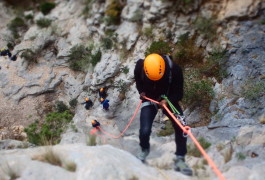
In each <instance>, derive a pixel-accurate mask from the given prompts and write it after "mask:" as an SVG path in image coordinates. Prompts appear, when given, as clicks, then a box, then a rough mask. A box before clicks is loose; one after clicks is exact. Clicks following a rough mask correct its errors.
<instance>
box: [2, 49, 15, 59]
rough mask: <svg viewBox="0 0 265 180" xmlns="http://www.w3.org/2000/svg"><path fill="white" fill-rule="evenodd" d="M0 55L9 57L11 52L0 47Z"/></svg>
mask: <svg viewBox="0 0 265 180" xmlns="http://www.w3.org/2000/svg"><path fill="white" fill-rule="evenodd" d="M0 56H8V57H9V58H11V56H12V54H11V52H10V51H9V49H6V48H2V49H1V50H0Z"/></svg>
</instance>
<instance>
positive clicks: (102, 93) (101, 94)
mask: <svg viewBox="0 0 265 180" xmlns="http://www.w3.org/2000/svg"><path fill="white" fill-rule="evenodd" d="M98 95H99V98H103V99H106V97H107V93H106V90H105V88H100V89H99V90H98Z"/></svg>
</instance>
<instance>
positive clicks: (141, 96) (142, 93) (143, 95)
mask: <svg viewBox="0 0 265 180" xmlns="http://www.w3.org/2000/svg"><path fill="white" fill-rule="evenodd" d="M144 97H145V92H141V93H140V99H141V100H145V98H144Z"/></svg>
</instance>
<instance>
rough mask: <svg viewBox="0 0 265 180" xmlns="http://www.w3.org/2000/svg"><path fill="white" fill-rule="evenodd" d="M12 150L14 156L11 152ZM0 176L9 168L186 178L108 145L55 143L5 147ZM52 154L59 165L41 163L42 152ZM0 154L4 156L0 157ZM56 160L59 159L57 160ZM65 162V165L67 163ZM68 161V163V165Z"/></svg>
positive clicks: (55, 174)
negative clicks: (45, 145)
mask: <svg viewBox="0 0 265 180" xmlns="http://www.w3.org/2000/svg"><path fill="white" fill-rule="evenodd" d="M14 153H15V155H14ZM0 154H1V156H0V159H1V161H0V166H1V169H0V172H1V173H0V177H1V179H8V178H9V175H8V172H7V171H6V169H7V168H9V170H10V171H12V172H13V173H14V174H16V177H17V178H18V179H23V180H24V179H25V180H26V179H27V180H35V179H39V178H40V177H41V178H42V179H65V180H71V179H79V180H85V179H99V180H105V179H121V180H127V179H139V180H141V179H142V180H144V179H148V180H151V179H158V180H160V179H165V177H167V178H170V179H175V178H178V179H188V178H187V177H185V176H184V175H182V174H180V173H177V172H174V171H172V170H171V171H161V170H157V169H155V168H152V167H148V166H146V165H145V164H143V163H142V162H141V161H140V160H138V159H136V158H135V157H134V156H132V155H131V154H129V153H128V152H126V151H122V150H119V149H116V148H114V147H112V146H110V145H104V146H100V147H99V146H97V147H92V146H85V145H80V144H75V145H58V146H54V147H41V148H31V149H25V150H9V151H1V152H0ZM47 154H49V155H51V154H52V155H54V156H55V157H57V158H59V159H61V160H63V161H62V162H61V163H59V164H62V165H61V166H55V165H52V164H51V161H50V162H42V161H39V160H41V159H42V158H43V157H44V156H45V155H46V156H47ZM3 157H4V159H3ZM61 160H59V161H61ZM67 164H68V166H67ZM69 164H71V165H72V166H71V167H75V168H70V166H69Z"/></svg>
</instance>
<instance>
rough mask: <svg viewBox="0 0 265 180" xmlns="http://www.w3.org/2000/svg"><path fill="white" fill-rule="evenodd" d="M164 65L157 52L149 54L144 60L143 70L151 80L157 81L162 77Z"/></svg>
mask: <svg viewBox="0 0 265 180" xmlns="http://www.w3.org/2000/svg"><path fill="white" fill-rule="evenodd" d="M165 67H166V65H165V60H164V59H163V58H162V57H161V56H160V55H159V54H150V55H148V56H147V57H146V58H145V60H144V72H145V74H146V76H147V77H148V78H149V79H150V80H152V81H157V80H159V79H161V78H162V77H163V75H164V74H165Z"/></svg>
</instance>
